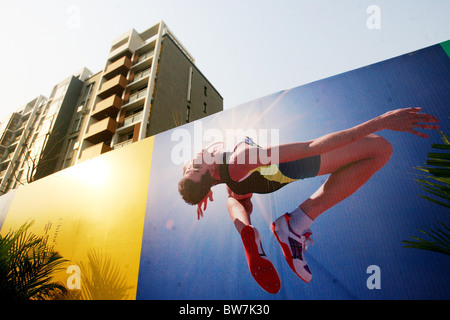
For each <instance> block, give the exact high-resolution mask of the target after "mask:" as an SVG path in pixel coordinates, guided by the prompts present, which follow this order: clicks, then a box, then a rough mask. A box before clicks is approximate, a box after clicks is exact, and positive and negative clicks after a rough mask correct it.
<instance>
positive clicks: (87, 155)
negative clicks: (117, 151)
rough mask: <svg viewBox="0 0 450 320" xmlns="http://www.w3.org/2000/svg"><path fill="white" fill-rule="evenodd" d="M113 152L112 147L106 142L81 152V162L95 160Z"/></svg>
mask: <svg viewBox="0 0 450 320" xmlns="http://www.w3.org/2000/svg"><path fill="white" fill-rule="evenodd" d="M108 151H111V147H110V146H109V145H107V144H105V143H104V142H100V143H98V144H96V145H95V146H92V147H89V148H87V149H84V150H83V151H82V152H81V156H80V159H79V161H80V162H81V161H85V160H88V159H91V158H95V157H97V156H99V155H101V154H103V153H105V152H108Z"/></svg>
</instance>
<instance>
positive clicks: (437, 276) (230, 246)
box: [137, 45, 450, 299]
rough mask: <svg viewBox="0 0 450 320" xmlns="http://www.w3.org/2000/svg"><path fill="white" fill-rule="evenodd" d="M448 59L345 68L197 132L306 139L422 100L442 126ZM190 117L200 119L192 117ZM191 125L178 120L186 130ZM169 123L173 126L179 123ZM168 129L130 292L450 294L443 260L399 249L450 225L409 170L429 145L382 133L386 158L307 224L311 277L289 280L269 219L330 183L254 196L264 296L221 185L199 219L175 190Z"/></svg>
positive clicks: (449, 83) (185, 295)
mask: <svg viewBox="0 0 450 320" xmlns="http://www.w3.org/2000/svg"><path fill="white" fill-rule="evenodd" d="M449 101H450V60H449V57H448V56H447V55H446V53H445V52H444V50H443V49H442V47H441V46H440V45H435V46H432V47H429V48H425V49H423V50H419V51H417V52H414V53H411V54H405V55H402V56H400V57H397V58H394V59H390V60H387V61H384V62H381V63H377V64H374V65H371V66H368V67H365V68H361V69H358V70H354V71H350V72H347V73H344V74H341V75H338V76H335V77H331V78H327V79H324V80H321V81H317V82H314V83H311V84H308V85H304V86H300V87H297V88H293V89H290V90H286V91H283V92H279V93H275V94H272V95H269V96H267V97H264V98H261V99H258V100H255V101H252V102H249V103H246V104H243V105H241V106H237V107H235V108H233V109H228V110H225V111H223V112H221V113H219V114H216V115H213V116H210V117H208V118H205V119H203V120H201V125H202V128H203V130H206V129H208V128H217V129H220V130H225V129H230V128H241V129H246V128H254V129H263V128H266V129H279V130H280V131H279V132H280V136H279V140H280V143H287V142H294V141H305V140H309V139H313V138H316V137H319V136H321V135H323V134H326V133H329V132H333V131H337V130H342V129H346V128H349V127H351V126H354V125H357V124H359V123H361V122H364V121H367V120H369V119H371V118H373V117H376V116H378V115H380V114H382V113H384V112H386V111H389V110H392V109H396V108H400V107H409V106H414V107H419V106H420V107H423V110H424V112H427V113H430V114H433V115H435V116H437V117H438V118H440V122H441V128H442V130H443V131H444V132H446V133H447V134H450V119H449V117H450V109H449V105H448V103H449ZM196 123H197V125H198V124H199V123H200V122H196ZM194 125H195V124H193V123H190V124H187V125H185V126H183V127H181V128H182V129H183V130H188V131H189V132H191V133H192V135H193V131H194ZM175 130H176V129H175ZM172 132H173V130H172V131H168V132H165V133H162V134H159V135H157V136H156V138H155V145H154V151H153V159H152V168H151V176H150V185H149V191H148V203H147V211H146V221H145V226H144V236H143V243H142V252H141V262H140V272H139V279H138V290H137V299H448V298H450V277H449V270H450V258H449V257H448V256H446V255H443V254H438V253H433V252H428V251H422V250H416V249H409V248H404V247H403V244H402V240H407V239H408V238H409V237H410V236H419V235H420V233H419V232H418V231H417V230H416V229H424V228H425V229H426V228H431V227H433V226H435V225H437V221H438V220H439V221H442V222H444V223H447V224H448V223H449V221H450V219H449V214H450V212H449V210H448V209H445V208H443V207H440V206H438V205H435V204H433V203H431V202H428V201H426V200H424V199H422V198H420V197H419V196H418V195H419V194H423V191H421V190H420V189H419V187H418V184H417V183H416V182H415V181H414V179H415V178H416V177H417V176H416V175H417V174H418V173H419V172H418V170H416V169H414V168H415V167H417V166H420V165H424V164H425V161H426V159H427V153H428V152H431V151H432V149H431V144H432V143H439V142H440V141H441V140H440V139H441V136H440V134H439V133H437V132H431V137H430V138H429V139H423V138H419V137H417V136H414V135H412V134H407V133H399V132H387V131H382V132H380V133H379V134H380V135H382V136H383V137H385V138H386V139H387V140H388V141H390V142H391V144H392V145H393V148H394V154H393V156H392V158H391V160H390V162H389V163H388V164H387V165H386V166H385V167H384V168H383V169H382V170H380V171H379V172H378V173H377V174H375V175H374V176H373V177H372V179H371V180H370V181H369V182H368V183H367V184H366V185H364V186H363V187H362V188H361V189H360V190H358V191H357V193H355V194H354V195H353V196H351V197H350V198H348V199H346V200H345V201H343V202H342V203H340V204H338V205H336V206H335V207H333V208H332V209H330V210H329V211H327V212H326V213H324V214H323V215H321V216H320V217H319V218H318V219H317V220H316V221H315V222H314V224H313V226H312V230H313V236H312V237H313V239H314V241H315V245H314V246H313V247H310V249H309V250H308V252H307V253H306V259H307V261H308V264H309V266H310V269H311V271H312V273H313V279H312V281H311V282H310V283H309V284H306V283H304V282H303V281H301V280H300V279H298V278H297V276H295V275H294V274H293V273H292V271H291V270H290V268H289V267H288V265H287V263H286V262H285V260H284V257H283V255H282V252H281V249H280V248H279V245H278V243H277V242H276V240H275V239H274V237H273V235H272V233H271V232H270V229H269V226H270V224H271V223H272V221H273V220H275V219H276V218H277V217H278V216H280V215H281V214H284V213H285V212H287V211H291V210H293V209H294V208H295V207H296V206H298V205H299V204H300V203H301V202H303V201H304V200H305V199H306V198H307V197H309V196H310V195H311V194H312V193H313V192H314V191H315V190H316V189H317V188H318V187H319V186H320V185H321V184H322V183H323V182H324V181H325V179H326V177H316V178H312V179H306V180H303V181H300V182H296V183H292V184H290V185H289V186H287V187H285V188H283V189H282V190H280V191H278V192H276V193H274V194H270V195H254V197H253V205H254V210H253V214H252V221H253V224H254V225H255V226H256V227H257V228H258V230H259V231H260V234H261V237H262V241H263V246H264V249H265V251H266V254H267V255H268V257H269V258H270V259H271V260H272V262H273V263H274V265H275V267H276V268H277V270H278V273H279V275H280V278H281V281H282V289H281V291H280V292H279V293H278V294H276V295H270V294H268V293H266V292H265V291H263V290H262V289H260V287H259V286H258V285H257V284H256V282H255V281H254V280H253V278H252V277H251V275H250V273H249V271H248V267H247V263H246V259H245V253H244V250H243V246H242V243H241V240H240V237H239V235H238V233H237V231H236V230H235V228H234V225H233V223H232V222H231V220H230V218H229V216H228V212H227V209H226V205H225V203H226V191H225V187H224V186H217V187H215V188H214V189H213V191H214V202H212V203H210V204H209V205H208V208H207V210H206V212H205V217H204V218H203V219H202V220H200V221H197V217H196V208H195V207H192V206H189V205H187V204H185V203H184V201H183V200H182V199H181V198H180V196H179V194H178V190H177V184H178V181H179V179H180V177H181V173H182V165H181V164H176V165H175V164H173V162H172V161H171V151H172V150H173V148H174V146H175V145H176V144H177V142H176V141H172V140H171V135H172ZM370 265H377V266H379V267H380V270H381V289H379V290H376V289H374V290H369V289H368V288H367V286H366V280H367V278H368V277H369V274H367V273H366V270H367V268H368V267H369V266H370Z"/></svg>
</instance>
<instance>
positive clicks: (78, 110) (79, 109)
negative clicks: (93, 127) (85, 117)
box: [77, 105, 87, 114]
mask: <svg viewBox="0 0 450 320" xmlns="http://www.w3.org/2000/svg"><path fill="white" fill-rule="evenodd" d="M77 112H78V113H81V114H86V113H87V108H86V106H84V105H81V106H79V107H78V109H77Z"/></svg>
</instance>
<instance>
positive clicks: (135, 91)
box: [0, 21, 223, 194]
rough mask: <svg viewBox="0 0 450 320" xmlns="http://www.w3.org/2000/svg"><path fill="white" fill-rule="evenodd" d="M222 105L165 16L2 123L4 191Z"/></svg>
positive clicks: (116, 44) (0, 185) (0, 184)
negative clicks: (94, 67) (100, 63)
mask: <svg viewBox="0 0 450 320" xmlns="http://www.w3.org/2000/svg"><path fill="white" fill-rule="evenodd" d="M222 110H223V98H222V97H221V95H220V93H219V92H218V91H217V90H216V89H215V88H214V86H213V85H212V84H211V83H210V82H209V81H208V79H207V78H206V77H205V76H204V75H203V74H202V73H201V71H200V70H199V69H198V68H197V67H196V65H195V60H194V58H193V57H192V56H191V55H190V54H189V52H188V51H187V50H186V48H184V46H183V45H182V44H181V43H180V41H179V40H178V39H177V38H176V37H175V36H174V35H173V33H172V32H171V31H170V30H169V29H168V27H167V25H166V24H165V23H164V22H163V21H161V22H159V23H158V24H156V25H154V26H152V27H150V28H149V29H147V30H145V31H143V32H141V33H138V32H137V31H136V30H134V29H132V30H130V31H128V32H127V33H125V34H123V35H121V36H120V37H118V38H117V39H115V40H114V41H113V42H112V45H111V49H110V51H109V53H108V55H107V59H106V63H105V66H104V68H103V70H101V71H99V72H97V73H92V72H91V71H90V70H88V69H86V68H83V69H82V70H80V71H79V72H77V73H75V74H73V75H71V76H70V77H68V78H67V79H65V80H63V81H61V82H60V83H58V84H57V85H56V86H54V88H53V90H52V92H51V94H50V97H49V98H46V97H44V96H39V97H38V98H36V99H34V100H33V101H30V102H29V103H28V104H26V105H25V106H24V107H22V108H19V109H18V110H17V111H16V112H14V113H13V114H12V115H11V116H10V117H8V118H7V119H6V120H5V121H3V122H2V123H1V124H0V181H1V182H0V194H3V193H6V192H8V191H9V190H11V189H14V188H17V187H19V186H21V185H24V184H27V183H30V182H33V181H34V180H37V179H40V178H43V177H45V176H48V175H50V174H52V173H54V172H57V171H59V170H62V169H65V168H67V167H70V166H73V165H75V164H77V163H79V162H81V161H85V160H87V159H91V158H93V157H96V156H99V155H101V154H103V153H105V152H109V151H112V150H114V149H117V148H122V147H125V146H126V145H128V144H131V143H134V142H136V141H140V140H142V139H145V138H147V137H149V136H152V135H155V134H157V133H160V132H163V131H166V130H169V129H172V128H174V127H176V126H179V125H182V124H184V123H186V122H190V121H194V120H197V119H200V118H203V117H205V116H208V115H211V114H214V113H216V112H219V111H222Z"/></svg>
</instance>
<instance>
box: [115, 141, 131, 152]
mask: <svg viewBox="0 0 450 320" xmlns="http://www.w3.org/2000/svg"><path fill="white" fill-rule="evenodd" d="M132 143H133V139H130V140H126V141H123V142H120V143H116V144H115V145H114V146H113V149H114V150H116V149H119V148H123V147H125V146H127V145H129V144H132Z"/></svg>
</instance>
